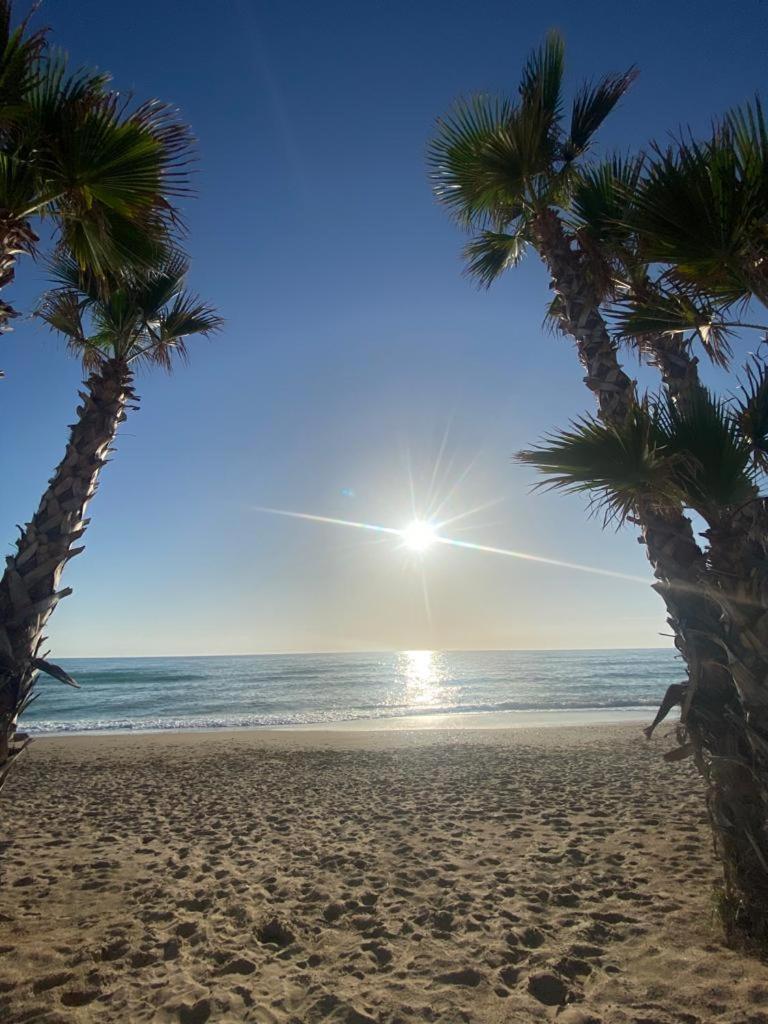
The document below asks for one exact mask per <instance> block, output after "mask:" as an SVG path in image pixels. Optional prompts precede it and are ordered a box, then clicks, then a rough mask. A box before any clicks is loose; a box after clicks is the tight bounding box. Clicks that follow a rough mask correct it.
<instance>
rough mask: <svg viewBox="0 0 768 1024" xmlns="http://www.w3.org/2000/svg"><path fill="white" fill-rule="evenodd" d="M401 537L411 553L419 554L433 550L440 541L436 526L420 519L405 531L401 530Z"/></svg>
mask: <svg viewBox="0 0 768 1024" xmlns="http://www.w3.org/2000/svg"><path fill="white" fill-rule="evenodd" d="M401 535H402V538H403V543H404V544H405V546H406V547H407V548H408V549H409V550H410V551H416V552H418V553H419V554H422V553H423V552H425V551H426V550H427V549H428V548H431V547H432V545H433V544H435V543H436V542H437V541H438V540H439V537H438V536H437V533H436V532H435V528H434V526H432V524H431V523H424V522H422V521H421V520H419V519H415V520H414V521H413V522H412V523H410V524H409V525H408V526H406V528H405V529H404V530H401Z"/></svg>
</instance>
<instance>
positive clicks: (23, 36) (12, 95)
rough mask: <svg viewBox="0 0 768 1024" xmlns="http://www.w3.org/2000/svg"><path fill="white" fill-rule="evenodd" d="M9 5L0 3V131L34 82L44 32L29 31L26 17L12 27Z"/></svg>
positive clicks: (5, 1) (6, 1)
mask: <svg viewBox="0 0 768 1024" xmlns="http://www.w3.org/2000/svg"><path fill="white" fill-rule="evenodd" d="M12 14H13V5H12V4H11V3H10V2H9V0H2V2H0V129H3V128H5V127H7V125H8V124H9V123H13V122H14V121H16V120H17V118H18V116H19V113H20V110H21V107H22V104H23V102H24V100H25V98H26V96H27V95H28V93H29V92H30V90H31V89H33V88H34V86H35V85H36V83H37V81H38V77H39V73H40V61H41V58H42V55H43V52H44V50H45V46H46V35H47V31H46V29H44V28H43V29H37V30H31V29H30V27H29V17H26V18H24V19H23V20H22V21H21V22H20V23H19V24H18V25H17V26H16V27H15V28H14V27H12Z"/></svg>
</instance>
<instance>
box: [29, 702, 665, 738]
mask: <svg viewBox="0 0 768 1024" xmlns="http://www.w3.org/2000/svg"><path fill="white" fill-rule="evenodd" d="M655 710H656V709H655V708H654V707H648V708H643V709H642V710H640V709H637V708H616V709H608V708H595V709H584V710H581V709H568V710H560V709H556V710H551V711H482V712H474V711H467V712H457V713H454V714H421V715H402V716H398V717H395V716H393V717H390V718H354V719H343V720H339V721H332V722H302V723H296V724H293V723H292V724H288V725H240V726H237V725H220V726H219V725H214V726H179V727H175V726H174V727H167V728H163V727H160V728H137V729H131V728H125V729H73V730H71V731H69V730H60V731H55V732H54V731H48V732H36V731H35V729H34V726H28V727H26V728H25V727H24V725H23V723H22V724H21V725H20V727H19V731H20V732H26V733H28V734H29V736H31V738H32V739H33V740H34V741H35V744H38V743H40V742H44V741H48V740H54V739H62V740H63V739H87V738H88V737H90V736H93V737H98V736H112V737H115V738H117V737H120V736H122V737H125V736H177V735H185V736H187V735H190V736H197V735H207V734H216V735H220V734H222V733H233V734H240V733H257V734H259V735H264V734H269V733H276V734H278V735H291V734H294V733H303V732H307V733H337V732H338V733H356V732H359V733H369V732H374V733H398V732H419V731H422V730H423V731H427V732H437V731H450V732H458V731H464V730H468V731H478V730H486V729H487V730H505V729H513V730H515V729H542V728H546V729H550V728H554V729H562V728H572V727H587V726H592V725H631V724H638V725H642V724H646V725H647V724H649V723H650V722H651V721H652V720H653V715H654V714H655ZM674 721H675V718H674V715H670V717H669V718H668V719H667V720H666V721H665V723H664V724H665V725H666V724H669V723H672V722H674Z"/></svg>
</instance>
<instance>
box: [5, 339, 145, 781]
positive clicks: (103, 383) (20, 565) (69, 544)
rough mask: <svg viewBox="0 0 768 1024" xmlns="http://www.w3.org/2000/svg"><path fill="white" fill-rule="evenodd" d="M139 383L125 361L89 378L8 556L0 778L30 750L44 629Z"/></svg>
mask: <svg viewBox="0 0 768 1024" xmlns="http://www.w3.org/2000/svg"><path fill="white" fill-rule="evenodd" d="M132 385H133V376H132V373H131V370H130V369H129V367H128V365H127V363H126V362H125V361H124V360H118V359H110V360H105V361H104V362H103V363H102V365H101V367H100V368H99V369H98V370H97V371H96V372H94V373H93V374H92V375H91V376H90V377H89V379H88V380H87V382H86V385H85V387H86V390H85V391H81V392H80V395H81V398H82V400H83V404H82V405H81V406H79V408H78V410H77V413H78V420H77V422H76V423H75V424H74V425H73V426H72V427H71V429H70V435H69V442H68V444H67V447H66V451H65V454H64V458H63V459H62V461H61V462H60V463H59V465H58V467H57V468H56V471H55V473H54V475H53V476H52V477H51V479H50V481H49V484H48V488H47V489H46V491H45V493H44V494H43V496H42V499H41V501H40V504H39V506H38V509H37V511H36V512H35V514H34V516H33V517H32V520H31V521H30V522H29V523H27V525H26V526H25V527H24V529H23V530H22V531H21V536H20V537H19V539H18V541H17V542H16V547H17V551H16V553H15V554H14V555H11V556H9V557H8V558H6V569H5V572H4V574H3V577H2V579H0V784H2V780H3V779H4V777H5V775H6V774H7V772H8V770H9V768H10V766H11V764H12V762H13V760H14V758H15V756H16V755H17V754H18V753H19V752H20V751H21V750H22V749H23V745H21V746H17V745H15V743H14V739H15V736H16V726H17V722H18V717H19V714H20V713H21V712H22V711H23V710H24V708H25V707H26V706H27V704H28V703H29V700H30V694H31V689H32V686H33V684H34V681H35V678H36V676H37V668H36V661H37V660H38V659H39V658H40V657H41V653H40V649H41V646H42V644H43V642H44V640H45V637H44V636H43V630H44V629H45V625H46V623H47V621H48V618H49V616H50V615H51V613H52V612H53V610H54V608H55V607H56V605H57V604H58V602H59V601H60V600H61V599H62V598H63V597H66V596H67V595H68V594H69V593H71V591H70V590H69V589H68V588H65V589H63V590H59V581H60V579H61V574H62V572H63V570H64V567H65V565H66V564H67V562H68V561H69V559H70V558H73V557H74V556H75V555H77V554H79V553H80V552H81V551H82V550H83V548H82V547H74V546H73V545H74V544H75V542H76V541H77V540H78V539H79V538H80V537H82V536H83V534H84V533H85V529H86V527H87V525H88V522H89V520H88V519H86V518H85V513H86V510H87V506H88V502H89V501H90V500H91V498H92V497H93V496H94V494H95V492H96V488H97V485H98V478H99V473H100V472H101V469H102V467H103V466H104V464H105V463H106V462H107V461H108V460H107V456H108V453H109V451H110V446H111V444H112V442H113V441H114V438H115V435H116V433H117V430H118V427H119V425H120V423H121V422H122V421H123V420H124V419H125V418H126V407H127V406H128V405H129V403H132V402H134V401H135V393H134V391H133V386H132Z"/></svg>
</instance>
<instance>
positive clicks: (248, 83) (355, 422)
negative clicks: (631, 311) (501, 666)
mask: <svg viewBox="0 0 768 1024" xmlns="http://www.w3.org/2000/svg"><path fill="white" fill-rule="evenodd" d="M38 20H41V21H43V22H45V23H46V24H48V25H50V26H51V27H52V30H53V32H52V37H53V39H54V40H55V42H56V43H57V44H58V45H60V46H61V47H63V48H64V49H65V50H66V51H67V52H68V53H69V55H70V59H71V61H72V63H73V64H75V65H80V64H87V65H90V66H97V67H100V68H102V69H107V70H109V71H110V72H111V73H112V74H113V76H114V83H115V85H116V86H117V87H119V88H120V89H121V90H126V91H132V92H133V93H134V95H135V96H136V97H137V99H144V98H146V97H152V96H156V97H158V98H161V99H163V100H166V101H169V102H172V103H174V104H176V105H178V107H179V108H180V110H181V111H182V112H183V115H184V117H185V118H186V119H187V120H188V122H189V123H190V124H191V125H192V127H193V129H194V131H195V134H196V136H197V138H198V140H199V144H198V165H197V171H196V180H195V187H196V190H197V193H198V195H197V198H196V199H194V200H191V201H189V202H185V204H184V214H185V217H186V220H187V223H188V225H189V237H188V239H187V248H188V251H189V253H190V256H191V258H192V271H191V285H192V287H193V288H194V289H195V290H197V291H199V292H200V293H201V295H203V296H204V297H205V298H206V299H207V300H209V301H210V302H212V303H214V304H215V305H216V306H218V307H219V309H220V310H221V312H222V314H223V316H224V317H225V318H226V326H225V329H224V331H223V332H222V333H221V334H220V335H219V336H217V337H216V338H214V339H212V340H210V341H208V340H205V339H202V340H199V339H198V340H194V342H193V344H192V345H191V361H190V365H189V366H187V367H184V366H182V367H179V369H178V371H177V372H176V373H175V374H174V375H173V376H172V377H167V376H166V375H164V374H163V373H162V372H155V373H153V374H141V375H140V377H139V381H138V391H139V394H140V395H141V408H140V411H138V412H136V413H132V414H131V416H130V418H129V420H128V421H127V422H126V423H125V424H124V425H123V428H122V429H121V432H120V435H119V439H118V445H117V448H118V450H117V452H116V454H115V457H114V461H113V462H112V463H111V464H109V465H108V466H107V467H106V470H105V472H104V473H103V476H102V482H101V485H100V489H99V492H98V494H97V496H96V498H95V499H94V501H93V503H92V505H91V507H90V510H89V511H90V515H91V516H92V524H91V526H90V527H89V530H88V533H87V536H86V544H87V547H86V551H85V553H84V554H83V555H80V556H79V557H78V558H77V559H75V560H74V561H73V562H72V563H70V565H69V567H68V569H67V571H66V574H65V578H64V583H65V585H68V586H72V587H73V588H74V595H73V596H72V597H70V598H68V599H67V600H66V601H63V602H62V603H61V604H60V606H59V607H58V609H57V610H56V612H55V614H54V616H53V618H52V619H51V623H50V629H49V634H50V641H51V642H50V647H51V649H52V652H53V654H54V655H55V656H57V657H85V656H121V655H126V656H138V655H163V654H167V655H173V654H190V655H191V654H228V653H241V654H245V653H260V652H271V651H333V650H393V649H394V650H397V649H427V648H429V649H439V648H450V649H494V648H527V649H538V648H566V649H567V648H601V647H608V648H616V647H656V646H662V645H665V644H667V643H669V642H670V641H669V639H668V638H667V637H665V636H664V635H663V634H665V633H668V632H669V630H668V628H667V627H666V625H665V622H664V615H663V607H662V604H661V602H660V600H659V599H658V598H657V597H656V595H655V594H654V593H653V592H652V591H651V590H650V589H649V586H648V583H649V582H650V577H649V572H648V567H647V563H646V561H645V557H644V553H643V549H642V546H641V545H639V544H638V542H637V540H636V537H635V536H634V535H633V532H632V530H631V529H625V530H623V531H621V532H618V533H617V532H616V531H614V530H608V531H604V530H603V529H602V528H601V524H600V522H599V521H597V520H595V519H589V518H588V517H587V516H586V515H585V504H584V501H583V500H582V499H580V498H579V497H563V496H562V495H557V494H551V493H550V494H546V493H545V494H542V493H540V492H539V493H536V494H533V493H531V486H532V484H533V483H534V482H535V481H534V476H533V474H532V471H531V470H530V469H528V468H525V467H522V466H519V465H517V464H516V463H515V462H514V461H513V458H512V455H513V453H514V452H515V451H516V450H519V449H520V448H521V447H524V446H527V445H528V444H530V443H531V442H534V441H535V440H536V439H538V438H539V437H541V435H542V434H543V433H544V432H546V431H547V430H549V429H551V428H553V427H555V426H562V425H565V424H566V423H567V421H568V420H569V419H571V418H573V417H575V416H578V415H581V414H582V413H584V412H587V411H592V400H591V396H590V394H589V392H588V391H587V390H586V388H585V387H584V385H583V382H582V378H583V371H582V369H581V367H580V366H579V364H578V361H577V359H576V356H575V353H574V351H573V348H572V346H571V344H570V343H569V342H568V341H567V339H564V338H562V337H556V336H553V335H552V334H550V333H548V332H547V331H546V330H545V329H544V328H543V327H542V320H543V316H544V311H545V306H546V303H547V301H548V295H547V277H546V274H545V273H544V271H543V270H542V268H541V266H540V265H539V264H538V263H537V260H536V257H535V256H534V255H531V256H529V257H528V258H527V259H526V261H525V263H524V264H523V265H522V266H521V267H520V268H519V269H517V270H516V271H515V272H514V273H510V274H509V275H507V277H506V278H505V279H504V280H503V281H501V282H499V283H497V284H496V285H495V286H494V287H493V289H492V290H490V291H488V292H481V291H478V290H477V289H476V288H475V287H474V286H473V285H472V283H471V282H469V281H468V280H467V279H466V278H464V277H463V276H462V273H461V261H460V258H459V253H460V249H461V246H462V244H463V238H462V236H461V234H460V232H459V231H458V229H457V228H456V226H455V225H454V224H453V223H451V221H450V219H449V218H448V216H447V215H446V213H445V211H444V210H443V209H441V208H440V207H439V206H438V205H437V204H436V203H435V201H434V199H433V197H432V195H431V192H430V187H429V182H428V177H427V168H426V147H427V143H428V140H429V138H430V136H431V134H432V132H433V129H434V123H435V119H436V118H437V117H438V116H439V115H441V114H443V113H445V112H446V111H447V110H448V109H449V108H450V106H451V104H452V102H453V101H454V100H455V99H456V98H457V97H458V96H462V95H464V96H466V95H468V94H470V93H472V92H476V91H482V92H493V93H497V92H498V93H507V94H511V93H512V92H513V91H514V90H515V88H516V84H517V80H518V76H519V70H520V67H521V64H522V62H523V60H524V59H525V56H526V54H527V53H528V52H529V50H530V49H531V48H532V47H534V46H536V45H537V44H538V43H539V42H540V41H541V39H542V38H543V36H544V35H545V33H546V31H547V30H548V29H549V28H552V27H555V28H558V29H559V30H560V31H561V32H562V33H563V34H564V36H565V40H566V45H567V59H568V76H567V86H568V88H569V90H573V89H574V88H575V87H577V86H578V84H579V83H580V82H581V80H583V79H584V78H585V77H596V76H598V75H600V74H602V73H604V72H606V71H617V70H623V69H624V68H626V67H627V66H629V65H630V64H637V65H639V68H640V77H639V79H638V81H637V83H636V84H635V86H634V87H633V90H632V92H631V93H630V95H629V96H628V97H627V98H626V99H625V101H624V102H623V104H622V105H621V107H620V108H619V109H618V110H617V111H616V112H615V113H614V114H613V116H612V117H611V119H610V120H609V121H608V122H607V123H606V125H605V126H604V128H603V131H602V133H601V136H600V142H601V146H602V148H603V150H604V151H610V150H613V149H619V150H627V149H637V148H639V147H641V146H642V145H644V144H645V143H646V142H647V141H648V140H649V139H652V138H657V139H664V138H665V137H666V135H667V133H668V132H669V131H671V130H675V129H676V128H678V127H679V126H681V125H691V126H692V128H693V129H694V130H695V131H699V132H704V131H705V130H706V126H707V124H708V122H709V119H710V117H711V116H713V115H715V114H717V113H720V112H722V111H724V110H725V109H728V108H729V107H731V106H733V105H735V104H738V103H742V102H744V101H745V100H746V99H748V98H749V97H751V96H752V95H753V94H754V92H755V90H757V89H760V88H761V87H763V86H764V66H765V61H764V55H765V47H766V28H768V4H766V3H765V2H763V0H738V2H733V3H727V4H723V3H721V2H715V0H690V2H689V0H674V2H672V3H670V2H669V0H665V2H659V0H642V2H640V0H627V2H625V3H623V4H615V3H603V2H597V0H583V2H581V3H578V4H573V3H572V2H549V3H539V4H533V3H510V2H496V0H473V2H471V3H470V2H468V0H439V2H438V0H419V2H418V3H413V2H412V0H410V2H405V0H363V2H360V0H357V2H352V0H325V2H324V3H322V4H314V3H309V2H306V0H304V2H299V0H279V2H271V3H270V2H266V0H221V2H220V3H218V4H216V5H212V4H197V3H192V4H190V3H188V2H182V0H163V2H162V3H158V2H157V0H152V2H150V0H135V2H134V3H132V4H104V3H103V0H79V2H78V3H77V4H73V3H71V0H47V2H45V3H44V4H43V5H42V10H41V13H40V15H39V16H38ZM44 287H45V275H44V271H43V270H42V268H40V267H35V266H34V265H32V264H31V263H30V261H29V260H26V261H25V262H24V263H22V265H21V266H20V267H19V269H18V273H17V281H16V283H15V284H14V285H13V286H12V288H11V289H10V290H9V294H8V296H7V297H8V298H10V300H11V301H12V302H13V303H14V304H15V305H16V306H17V308H19V309H20V310H22V311H23V312H24V313H25V314H28V313H29V312H30V310H31V309H32V308H33V306H34V302H35V298H36V296H37V295H39V293H40V291H41V290H42V289H43V288H44ZM5 297H6V295H5V294H4V298H5ZM747 351H748V349H747V347H746V345H745V346H744V347H743V354H746V352H747ZM626 364H627V366H628V368H629V372H630V373H631V375H632V376H634V377H636V378H637V379H638V380H639V381H640V384H641V386H646V385H650V384H652V383H653V378H652V376H651V375H650V373H649V372H648V371H647V370H645V369H644V368H641V367H638V365H637V362H636V360H635V358H634V356H632V355H631V354H629V353H627V355H626ZM0 365H1V366H2V368H3V369H4V370H5V372H6V375H7V378H6V380H5V381H3V382H2V384H0V388H1V389H2V400H1V402H0V430H2V437H3V439H4V443H3V444H2V446H0V475H1V477H2V481H3V486H2V493H0V531H2V536H4V537H5V538H6V543H7V544H8V548H7V549H6V550H7V551H10V550H11V544H12V541H13V538H14V536H15V535H16V524H17V523H23V522H26V521H27V520H28V519H29V518H30V516H31V515H32V513H33V511H34V509H35V507H36V505H37V502H38V500H39V497H40V494H41V493H42V490H43V488H44V486H45V483H46V480H47V479H48V476H49V475H50V472H51V470H52V469H53V467H54V466H55V465H56V463H57V462H58V461H59V459H60V457H61V455H62V453H63V448H64V444H65V442H66V428H67V425H68V424H70V423H71V422H72V420H73V415H74V408H75V406H76V404H77V398H76V392H77V388H78V386H79V382H80V380H81V378H82V374H81V370H80V367H79V366H78V364H77V363H76V362H75V361H74V360H72V359H71V358H70V357H69V356H68V355H67V353H66V352H65V350H64V346H63V344H62V343H61V341H60V340H59V339H57V338H56V337H55V336H54V335H52V334H50V333H49V332H47V331H46V330H44V329H43V328H42V327H41V326H39V325H38V324H36V323H35V322H34V321H33V320H32V319H31V318H30V317H29V316H24V317H23V318H22V319H20V320H19V321H17V322H16V329H15V330H14V332H13V333H12V334H8V335H6V336H4V337H3V338H2V339H1V340H0ZM705 372H707V373H709V371H705ZM710 378H711V380H712V381H713V383H718V384H721V383H722V381H721V380H720V379H719V378H716V377H715V376H714V375H712V374H710ZM438 505H439V506H440V507H439V510H438ZM264 507H269V508H278V509H285V510H292V511H298V512H302V513H308V514H311V515H318V516H325V517H332V518H341V519H346V520H353V521H361V522H367V523H375V524H381V525H385V526H389V527H394V528H400V527H403V526H405V525H406V524H407V523H409V522H410V521H411V520H412V519H413V518H414V510H415V513H416V516H417V517H423V516H426V515H428V514H430V513H437V518H438V519H439V520H440V521H442V520H443V519H445V518H448V517H452V516H458V515H461V516H463V518H461V519H460V520H459V521H457V522H455V523H453V524H451V525H450V526H445V527H444V528H443V533H444V534H445V535H446V536H450V537H455V538H457V539H460V540H462V541H464V542H468V543H474V544H478V545H483V546H490V547H496V548H503V549H512V550H515V551H518V552H525V553H530V554H533V555H538V556H541V557H544V558H546V559H551V560H555V561H567V562H570V563H574V562H575V563H579V564H584V565H588V566H592V567H595V568H597V569H601V570H606V571H608V572H612V573H618V574H625V575H627V576H631V577H639V578H640V580H642V579H644V580H647V581H648V582H647V583H643V582H640V580H639V579H625V578H622V577H620V576H616V577H612V576H602V575H593V574H589V573H585V572H581V571H577V570H574V569H568V568H564V567H558V566H555V565H551V564H546V563H539V562H535V561H529V560H520V559H515V558H510V557H505V556H503V555H499V554H493V553H488V552H480V551H475V550H470V549H466V548H457V547H450V546H447V545H439V546H437V547H434V548H432V549H430V550H429V551H428V552H427V553H425V554H424V556H423V557H418V556H415V555H414V554H413V553H408V552H406V551H404V550H403V549H402V546H401V544H400V542H399V539H398V538H397V537H394V536H392V535H388V534H382V535H376V534H373V533H370V532H366V531H360V530H355V529H351V528H346V527H342V526H338V525H331V524H324V523H319V522H311V521H308V520H300V519H295V518H289V517H282V516H278V515H274V514H270V513H266V512H263V511H260V509H263V508H264ZM473 509H478V510H477V511H474V512H472V514H470V515H466V516H464V513H467V512H471V510H473Z"/></svg>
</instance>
